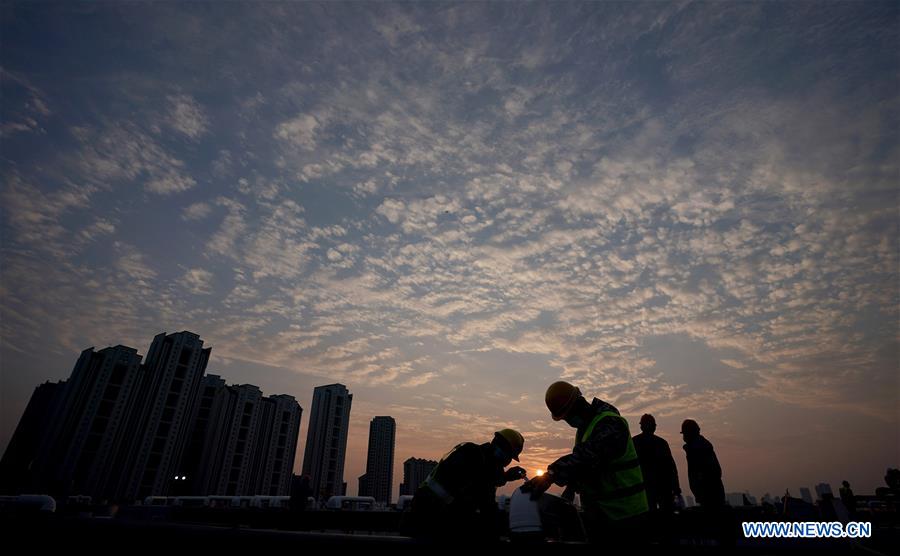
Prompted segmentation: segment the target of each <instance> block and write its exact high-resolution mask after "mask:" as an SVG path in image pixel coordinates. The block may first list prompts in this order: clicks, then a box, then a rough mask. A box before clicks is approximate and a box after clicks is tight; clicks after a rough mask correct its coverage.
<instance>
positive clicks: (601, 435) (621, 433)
mask: <svg viewBox="0 0 900 556" xmlns="http://www.w3.org/2000/svg"><path fill="white" fill-rule="evenodd" d="M629 438H630V435H629V433H628V427H627V426H626V425H625V422H624V421H623V420H622V419H619V418H617V417H607V418H605V419H602V420H601V421H600V422H599V423H597V425H596V426H595V427H594V431H593V432H592V433H591V437H590V438H589V439H588V440H587V442H580V443H579V444H577V445H576V446H575V449H574V450H572V453H571V454H569V455H566V456H563V457H561V458H559V459H558V460H556V461H555V462H553V463H552V464H550V466H549V467H548V468H547V470H548V471H550V474H551V476H552V477H553V482H554V483H556V484H558V485H563V486H565V485H568V484H569V483H571V482H572V481H574V480H576V479H578V478H579V477H584V476H587V475H589V474H592V473H594V472H595V471H596V470H599V469H602V468H603V467H605V466H606V465H607V464H608V463H609V462H610V461H612V460H614V459H616V458H618V457H621V456H622V454H624V453H625V450H626V449H627V448H628V440H629Z"/></svg>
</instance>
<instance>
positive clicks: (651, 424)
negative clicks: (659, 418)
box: [641, 413, 656, 434]
mask: <svg viewBox="0 0 900 556" xmlns="http://www.w3.org/2000/svg"><path fill="white" fill-rule="evenodd" d="M641 432H645V433H647V434H653V433H654V432H656V419H654V418H653V415H650V414H649V413H644V414H643V415H641Z"/></svg>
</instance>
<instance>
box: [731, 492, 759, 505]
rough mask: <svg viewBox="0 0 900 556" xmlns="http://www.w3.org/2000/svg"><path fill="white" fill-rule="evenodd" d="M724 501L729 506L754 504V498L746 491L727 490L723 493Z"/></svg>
mask: <svg viewBox="0 0 900 556" xmlns="http://www.w3.org/2000/svg"><path fill="white" fill-rule="evenodd" d="M725 501H726V502H727V503H728V505H729V506H732V507H736V506H756V505H757V504H756V498H754V497H753V496H750V493H748V492H729V493H727V494H726V495H725Z"/></svg>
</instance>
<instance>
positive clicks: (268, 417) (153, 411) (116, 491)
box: [0, 332, 349, 503]
mask: <svg viewBox="0 0 900 556" xmlns="http://www.w3.org/2000/svg"><path fill="white" fill-rule="evenodd" d="M210 351H211V350H210V348H205V349H204V348H203V341H202V340H200V337H199V336H197V335H196V334H193V333H191V332H179V333H175V334H168V335H167V334H164V333H163V334H159V335H157V336H156V337H155V338H154V339H153V343H152V345H151V346H150V350H149V351H148V353H147V358H146V362H145V363H144V364H143V365H141V356H140V355H138V353H137V350H135V349H134V348H130V347H127V346H121V345H119V346H115V347H108V348H105V349H102V350H100V351H98V352H95V351H94V348H89V349H86V350H84V351H83V352H82V353H81V355H80V356H79V358H78V361H77V362H76V363H75V367H74V369H73V370H72V374H71V375H70V377H69V378H68V380H66V381H62V382H58V383H46V384H42V385H41V386H39V387H38V388H37V389H36V390H35V392H34V395H33V396H32V398H31V400H30V402H29V404H28V406H27V407H26V410H25V413H24V414H23V415H22V418H21V420H20V422H19V426H18V427H17V429H16V431H15V433H14V435H13V437H12V438H11V439H10V443H9V446H8V447H7V449H6V452H5V453H4V455H3V458H2V459H0V493H10V494H20V493H26V492H41V493H49V494H52V495H54V496H56V497H60V496H68V495H88V496H91V497H92V498H93V499H94V500H95V501H104V500H108V501H116V502H124V503H131V502H134V501H135V500H136V499H140V498H143V497H144V496H148V495H155V496H159V495H184V494H197V495H208V494H222V495H257V494H262V495H269V496H279V495H281V496H283V495H288V494H289V492H290V481H291V475H292V470H293V466H294V457H295V454H296V450H297V437H298V436H299V433H300V420H301V416H302V413H303V410H302V408H301V407H300V405H299V404H298V403H297V401H296V400H295V399H294V398H293V397H292V396H288V395H283V394H282V395H275V396H269V397H264V396H263V395H262V392H261V391H260V389H259V388H258V387H256V386H253V385H237V386H226V385H225V381H224V380H223V379H222V378H221V377H219V376H216V375H209V376H204V373H205V370H206V365H207V363H208V361H209V356H210ZM348 411H349V410H348ZM344 428H345V429H346V427H344ZM343 441H344V442H346V430H345V432H344V435H343ZM341 457H342V458H343V456H341ZM342 463H343V460H342Z"/></svg>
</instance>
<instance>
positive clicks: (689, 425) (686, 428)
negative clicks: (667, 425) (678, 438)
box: [681, 419, 700, 434]
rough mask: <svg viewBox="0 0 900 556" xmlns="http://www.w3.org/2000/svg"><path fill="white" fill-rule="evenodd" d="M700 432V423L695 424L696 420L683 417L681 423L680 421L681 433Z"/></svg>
mask: <svg viewBox="0 0 900 556" xmlns="http://www.w3.org/2000/svg"><path fill="white" fill-rule="evenodd" d="M699 432H700V425H698V424H697V421H694V420H693V419H685V420H684V422H683V423H681V434H691V433H694V434H698V433H699Z"/></svg>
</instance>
